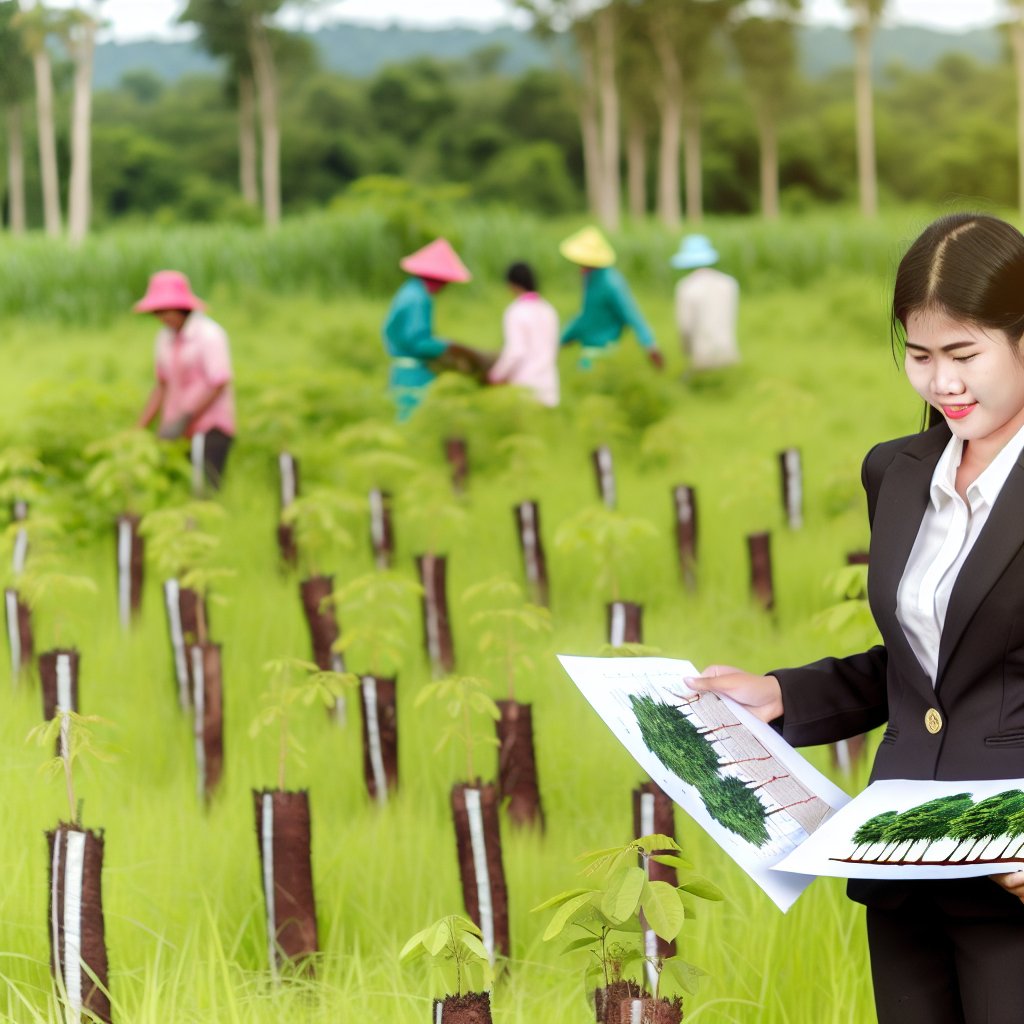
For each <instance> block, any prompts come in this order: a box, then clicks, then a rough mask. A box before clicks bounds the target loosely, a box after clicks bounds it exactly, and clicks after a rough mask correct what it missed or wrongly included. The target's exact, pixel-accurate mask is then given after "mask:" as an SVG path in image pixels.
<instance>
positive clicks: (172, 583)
mask: <svg viewBox="0 0 1024 1024" xmlns="http://www.w3.org/2000/svg"><path fill="white" fill-rule="evenodd" d="M164 604H165V605H166V607H167V626H168V629H169V630H170V634H171V651H172V653H173V654H174V677H175V679H176V681H177V683H178V704H179V705H180V707H181V708H182V710H184V709H185V708H187V707H188V660H187V658H188V655H187V652H186V650H185V631H184V629H183V628H182V625H181V587H179V586H178V581H177V580H175V579H170V580H166V581H165V582H164Z"/></svg>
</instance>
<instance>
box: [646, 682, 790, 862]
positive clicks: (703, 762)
mask: <svg viewBox="0 0 1024 1024" xmlns="http://www.w3.org/2000/svg"><path fill="white" fill-rule="evenodd" d="M629 702H630V704H631V705H632V708H633V714H634V715H636V720H637V723H638V724H639V726H640V735H641V736H642V737H643V741H644V743H645V744H646V745H647V749H648V750H650V751H651V753H653V754H654V755H655V756H656V757H657V758H658V760H659V761H661V763H662V764H663V765H664V766H665V767H666V768H668V770H669V771H671V772H673V773H674V774H675V775H677V776H678V777H679V778H680V779H682V780H683V782H687V783H689V784H690V785H691V786H693V787H694V788H695V789H696V790H697V792H698V793H699V794H700V798H701V800H702V801H703V802H704V806H705V807H706V808H707V811H708V814H710V815H711V817H712V818H714V819H715V821H717V822H718V823H719V824H720V825H721V826H722V827H723V828H726V829H728V830H729V831H730V832H734V833H735V834H736V835H738V836H740V837H741V838H742V839H745V840H746V841H747V842H748V843H751V844H752V845H754V846H763V845H764V844H765V843H767V842H768V841H769V840H770V838H771V837H770V836H769V834H768V829H767V828H766V827H765V822H766V821H767V819H768V812H767V811H766V810H765V807H764V804H762V803H761V801H760V800H759V799H758V796H757V794H756V793H755V792H754V791H753V790H752V789H750V788H749V787H748V786H747V785H746V783H744V782H743V780H742V779H738V778H736V777H735V776H731V775H730V776H722V775H721V774H720V773H719V769H720V768H721V767H722V765H721V762H720V761H719V759H718V755H717V754H716V753H715V751H714V748H713V747H712V745H711V740H709V739H707V738H706V737H707V736H708V735H709V733H713V731H714V730H705V731H702V730H700V729H698V728H697V727H696V726H695V725H694V724H693V723H692V722H691V721H690V720H689V719H688V718H687V717H686V715H681V714H680V713H679V710H678V709H677V708H675V707H673V706H672V705H670V704H662V703H659V702H658V701H655V700H653V699H652V698H651V697H648V696H636V695H635V694H631V695H630V698H629ZM750 760H758V758H751V759H750ZM730 763H731V764H733V763H737V762H730Z"/></svg>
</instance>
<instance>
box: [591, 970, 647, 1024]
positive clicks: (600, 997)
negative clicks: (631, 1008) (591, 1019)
mask: <svg viewBox="0 0 1024 1024" xmlns="http://www.w3.org/2000/svg"><path fill="white" fill-rule="evenodd" d="M641 995H642V993H641V991H640V986H639V985H637V984H636V982H634V981H628V980H626V979H619V980H618V981H613V982H612V983H611V984H610V985H607V986H605V987H604V988H596V989H594V1016H595V1018H596V1020H597V1024H619V1005H620V1003H621V1002H622V1000H623V999H639V998H640V996H641Z"/></svg>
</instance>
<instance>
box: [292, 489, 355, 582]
mask: <svg viewBox="0 0 1024 1024" xmlns="http://www.w3.org/2000/svg"><path fill="white" fill-rule="evenodd" d="M362 511H363V502H362V499H357V498H355V497H353V496H352V495H350V494H347V493H345V492H344V491H339V490H336V489H334V488H328V487H318V488H314V489H313V490H311V491H309V492H308V493H306V494H303V495H300V496H299V497H298V498H296V499H295V500H294V501H293V502H292V503H291V504H290V505H289V506H288V507H287V508H286V509H284V510H283V511H282V512H281V522H282V523H284V524H286V525H288V526H291V527H292V528H293V529H294V530H295V542H296V546H297V547H298V550H299V563H300V565H301V567H302V570H303V572H304V574H305V575H306V576H307V577H312V576H321V575H323V574H324V573H325V571H326V565H327V562H328V560H329V559H330V556H331V553H332V551H336V550H339V549H340V550H344V551H348V550H351V548H352V547H353V540H352V533H351V531H350V530H349V529H348V527H347V525H346V524H347V523H349V522H351V521H352V519H353V517H355V516H358V515H359V514H361V513H362Z"/></svg>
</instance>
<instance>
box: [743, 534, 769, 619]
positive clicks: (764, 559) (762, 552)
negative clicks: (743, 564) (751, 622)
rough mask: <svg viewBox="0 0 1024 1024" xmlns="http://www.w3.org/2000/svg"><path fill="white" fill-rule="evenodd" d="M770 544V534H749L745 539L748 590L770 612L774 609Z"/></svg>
mask: <svg viewBox="0 0 1024 1024" xmlns="http://www.w3.org/2000/svg"><path fill="white" fill-rule="evenodd" d="M771 543H772V535H771V534H770V533H751V534H750V535H749V536H748V537H747V549H748V551H749V553H750V590H751V593H752V594H753V595H754V598H755V599H756V600H757V602H758V603H759V604H760V605H761V607H762V608H764V610H765V611H771V610H772V609H773V608H774V607H775V585H774V583H773V582H772V547H771Z"/></svg>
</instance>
